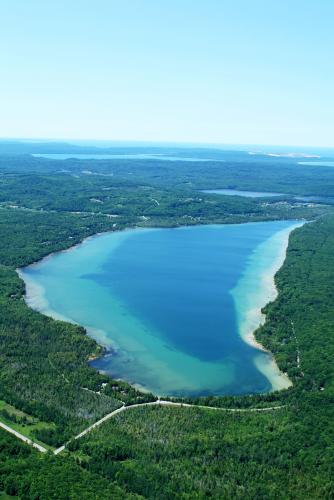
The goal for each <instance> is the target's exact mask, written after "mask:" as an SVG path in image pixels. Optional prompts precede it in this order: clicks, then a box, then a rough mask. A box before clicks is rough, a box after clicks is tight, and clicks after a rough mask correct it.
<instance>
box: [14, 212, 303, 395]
mask: <svg viewBox="0 0 334 500" xmlns="http://www.w3.org/2000/svg"><path fill="white" fill-rule="evenodd" d="M300 224H301V223H300V222H297V221H275V222H258V223H249V224H235V225H208V226H193V227H182V228H178V229H135V230H128V231H123V232H114V233H106V234H102V235H98V236H96V237H92V238H89V239H87V240H85V241H84V242H83V243H82V244H81V245H78V246H76V247H73V248H72V249H70V250H68V251H65V252H60V253H58V254H54V255H52V256H49V257H47V258H46V259H43V260H42V261H40V262H38V263H36V264H34V265H32V266H29V267H27V268H25V269H23V270H21V276H22V278H23V279H24V280H25V282H26V290H27V296H26V300H27V303H28V304H29V305H30V306H31V307H33V308H34V309H36V310H39V311H41V312H43V313H45V314H48V315H51V316H53V317H55V318H60V319H67V320H70V321H73V322H76V323H78V324H81V325H83V326H85V327H86V328H87V330H88V332H89V334H90V335H91V336H93V337H94V338H95V339H96V340H97V341H98V342H99V343H102V344H103V345H105V346H106V347H107V349H109V354H107V355H106V356H104V357H103V358H101V359H99V360H96V361H94V362H93V365H94V366H95V367H96V368H97V369H99V370H102V371H105V372H108V373H110V375H112V376H113V377H115V378H121V379H124V380H127V381H128V382H130V383H132V384H134V385H137V386H138V387H141V388H144V389H146V390H150V391H153V392H154V393H156V394H159V395H193V396H195V395H206V394H244V393H262V392H267V391H270V390H272V389H280V388H284V387H288V386H289V384H290V382H289V380H288V379H287V378H286V377H285V376H284V375H283V374H281V373H280V372H279V370H278V368H277V366H276V364H275V362H274V360H273V358H272V356H271V355H270V354H269V353H266V352H264V351H263V350H261V349H260V348H259V346H257V345H256V343H255V342H254V338H253V336H252V331H253V330H254V329H255V328H256V327H257V326H258V325H259V323H260V322H261V321H263V317H262V315H261V311H260V310H261V307H263V306H264V305H265V304H266V303H267V302H268V301H270V300H273V299H274V298H275V288H274V285H273V275H274V273H275V272H276V271H277V270H278V268H279V267H280V266H281V265H282V262H283V260H284V256H285V250H286V246H287V242H288V236H289V233H290V231H291V230H292V229H293V228H295V227H296V226H298V225H300Z"/></svg>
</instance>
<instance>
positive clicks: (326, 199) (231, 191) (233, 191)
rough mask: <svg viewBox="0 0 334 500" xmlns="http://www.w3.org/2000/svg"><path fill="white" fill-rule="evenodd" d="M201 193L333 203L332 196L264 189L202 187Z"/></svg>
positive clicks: (333, 198)
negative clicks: (277, 191) (276, 197)
mask: <svg viewBox="0 0 334 500" xmlns="http://www.w3.org/2000/svg"><path fill="white" fill-rule="evenodd" d="M201 192H202V193H208V194H221V195H225V196H244V197H246V198H270V197H274V196H287V197H290V198H293V199H294V200H297V201H304V202H309V203H328V204H333V203H334V197H332V196H317V195H314V196H312V195H309V196H296V195H294V194H285V193H270V192H268V191H267V192H265V191H239V190H237V189H202V190H201Z"/></svg>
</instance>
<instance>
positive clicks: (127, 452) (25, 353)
mask: <svg viewBox="0 0 334 500" xmlns="http://www.w3.org/2000/svg"><path fill="white" fill-rule="evenodd" d="M60 150H61V148H60ZM61 151H63V150H61ZM31 152H32V151H23V152H22V151H21V152H20V155H18V153H17V150H15V154H16V155H17V156H15V157H14V156H12V155H13V152H11V154H8V153H7V154H3V156H0V182H1V190H0V201H1V208H0V346H1V348H0V421H3V422H5V423H8V424H10V422H12V423H13V425H14V424H15V425H19V426H20V429H23V431H22V432H25V430H24V429H26V432H27V433H28V434H29V436H31V438H33V439H34V440H36V441H37V442H40V443H44V444H45V445H47V446H48V448H49V449H50V450H51V451H52V449H54V448H55V447H57V446H59V445H61V444H63V443H66V442H68V444H67V448H66V450H65V452H64V453H62V454H60V455H57V456H53V455H52V453H51V452H50V453H48V454H45V455H42V454H40V453H39V452H38V451H36V450H34V449H32V448H31V447H29V446H28V445H26V444H24V443H21V442H20V441H18V440H17V439H16V438H15V437H14V436H11V435H9V434H7V433H6V432H5V431H3V430H1V431H0V491H3V492H4V494H6V495H8V496H10V497H17V498H22V499H28V498H29V499H30V498H36V499H37V498H38V499H49V498H55V499H56V498H57V499H62V498H64V499H65V498H73V499H79V498H87V499H88V498H99V499H104V498H108V499H109V498H182V499H186V498H204V497H208V496H209V497H212V498H249V499H251V498H260V499H261V498H263V499H265V498H291V499H292V498H303V499H304V498H309V499H314V498H328V499H329V498H333V496H334V485H333V480H332V477H333V472H334V470H333V468H334V446H333V442H334V439H333V435H334V426H333V421H334V410H333V408H334V406H333V402H334V373H333V370H334V368H333V362H332V360H333V356H334V336H333V331H334V314H333V308H332V303H333V298H334V214H333V208H332V207H331V206H330V205H326V204H313V203H300V202H297V201H296V200H293V199H286V200H284V201H283V200H280V201H277V200H276V201H275V200H268V199H258V200H250V199H247V198H240V197H226V196H220V195H216V196H214V195H204V194H203V193H200V194H199V193H198V192H197V191H196V190H195V189H193V188H191V187H187V188H182V187H180V186H181V185H182V182H183V180H185V179H188V180H187V181H186V182H193V181H189V179H190V178H191V176H194V178H195V177H196V178H197V179H200V177H201V175H203V176H204V177H205V179H204V180H205V182H203V183H202V181H200V180H198V186H197V187H198V188H202V187H203V188H209V187H215V186H214V184H215V183H217V185H218V184H219V183H218V180H219V175H218V168H221V166H222V165H224V168H225V171H226V169H227V163H228V162H227V158H226V157H225V160H226V161H225V162H224V163H223V162H221V164H220V166H218V161H217V164H213V163H212V164H211V163H210V165H209V164H207V162H205V163H206V165H204V164H203V162H197V164H196V169H195V166H194V164H193V163H192V164H191V165H190V163H191V162H189V164H188V162H187V164H186V165H185V163H186V162H183V163H182V164H181V163H178V162H175V164H174V163H173V162H166V161H165V162H162V161H160V162H158V164H157V166H156V167H157V169H156V177H155V180H154V179H153V175H151V173H150V172H154V171H155V168H154V169H153V168H152V166H147V165H146V167H145V168H144V169H141V166H140V164H137V162H135V163H132V164H131V169H132V171H137V173H138V175H137V174H136V176H133V178H131V180H129V179H128V178H127V176H126V175H123V176H122V175H121V173H120V172H121V170H122V169H123V166H122V165H121V163H122V162H114V163H115V165H114V167H115V169H117V168H118V169H119V170H118V172H117V175H113V176H105V175H89V174H82V173H81V174H80V175H78V174H77V173H75V172H79V168H81V169H83V167H82V165H81V167H79V166H77V167H76V166H75V164H78V162H77V161H75V160H70V161H69V162H68V163H69V164H70V165H72V166H71V167H70V169H72V168H73V172H72V170H71V172H72V173H71V174H66V173H64V172H62V173H59V172H58V173H57V172H56V170H55V169H56V168H57V169H59V161H49V160H45V159H37V158H34V157H32V156H30V153H31ZM18 158H19V159H20V160H18ZM233 158H234V159H235V158H236V157H233ZM239 160H240V155H239ZM154 161H155V160H154ZM229 161H231V163H233V161H232V159H231V158H230V160H229ZM240 161H241V160H240ZM278 161H281V162H282V165H283V167H284V168H283V167H282V168H281V167H280V168H279V169H278V170H279V171H280V175H278V173H276V174H273V173H268V177H263V178H261V179H262V181H261V182H262V184H261V185H259V184H257V189H260V188H261V189H264V190H265V187H266V186H267V189H268V190H271V191H277V190H278V189H280V188H279V185H278V182H280V183H281V185H282V189H283V185H285V186H286V187H287V186H288V184H289V183H290V178H289V176H288V175H285V170H284V169H285V168H286V169H287V170H286V172H290V170H289V169H291V168H292V165H291V161H290V160H278ZM25 162H26V163H25ZM100 162H102V163H104V162H103V161H102V160H100ZM15 163H16V165H18V167H17V169H16V170H15V168H14V167H15ZM55 163H57V166H55V165H54V164H55ZM95 163H96V165H94V169H95V168H98V165H97V164H98V163H99V162H95ZM102 163H100V164H99V165H100V166H101V168H100V167H99V168H100V173H105V172H104V171H103V169H105V168H108V169H109V170H108V171H109V173H111V172H110V169H111V164H110V162H106V163H105V164H104V165H102ZM139 163H140V162H139ZM167 163H168V165H166V164H167ZM170 163H173V165H170ZM237 163H238V162H236V163H233V165H234V166H233V168H235V169H236V174H235V175H234V177H233V178H234V184H233V186H234V187H238V188H240V189H242V188H244V189H246V184H247V182H248V181H247V180H245V181H244V184H242V182H241V181H240V179H239V178H238V176H239V174H238V172H239V173H240V176H241V172H242V171H243V169H248V170H249V169H250V168H253V167H250V165H251V164H253V163H252V162H248V163H247V164H246V162H245V163H244V164H243V166H242V168H241V167H239V166H238V164H237ZM36 165H37V166H38V168H36V170H34V169H35V167H36ZM90 165H91V166H90V169H92V170H93V165H92V164H90ZM117 165H119V166H118V167H117ZM279 165H281V163H280V164H279ZM114 167H112V168H114ZM160 167H161V169H162V170H161V171H160V170H159V169H160ZM76 168H77V170H75V169H76ZM126 168H129V165H127V167H126ZM261 168H262V169H266V168H267V163H266V160H265V159H263V160H261V161H259V162H258V163H254V169H255V171H258V172H260V170H261ZM294 168H295V167H294ZM309 168H311V167H307V168H306V169H304V170H303V169H302V171H305V172H306V171H307V172H306V173H305V175H304V177H303V176H302V179H303V178H304V181H305V182H304V181H303V180H302V181H301V183H300V186H301V187H300V189H299V192H300V193H303V194H315V193H318V194H319V193H320V191H321V192H322V194H324V191H323V190H325V187H324V184H325V183H324V181H323V180H322V177H321V176H319V177H318V179H317V181H315V180H314V177H312V175H313V174H312V173H311V170H310V171H308V169H309ZM177 169H179V170H180V171H179V172H178V173H176V171H177ZM194 169H195V170H194ZM197 169H198V170H197ZM256 169H259V170H256ZM270 169H271V170H275V168H274V166H273V164H271V167H270ZM230 170H232V167H231V168H230ZM123 171H124V170H123ZM159 172H160V173H159ZM201 172H202V174H200V173H201ZM262 173H263V172H262ZM197 174H198V175H197ZM333 174H334V170H333ZM74 175H75V176H76V175H78V177H75V176H74ZM150 175H151V177H150ZM220 175H221V174H220ZM331 175H332V174H331ZM164 176H166V177H165V181H164V183H163V177H164ZM231 176H233V175H232V173H231ZM269 177H270V182H269V180H268V179H269ZM144 178H145V181H144V180H143V179H144ZM278 178H280V180H278ZM182 179H183V180H182ZM213 179H215V180H213ZM221 179H223V180H220V181H219V182H220V184H219V187H224V185H223V184H226V183H229V182H230V181H228V180H226V177H225V175H224V176H222V175H221ZM245 179H246V178H245ZM275 179H276V180H275ZM330 179H331V177H329V181H328V182H327V188H328V189H327V188H326V189H327V191H325V193H326V194H328V195H331V194H332V193H333V192H334V190H332V191H330V188H331V184H330V182H331V181H330ZM333 180H334V177H333ZM252 182H253V181H252ZM173 183H174V184H173ZM266 183H267V184H266ZM251 184H252V183H251V182H250V184H249V185H247V188H250V187H252V185H251ZM173 186H174V187H173ZM243 186H245V187H243ZM253 186H254V187H255V181H254V183H253ZM311 186H313V187H314V189H313V188H312V187H311ZM197 187H196V188H197ZM312 191H313V192H312ZM285 192H288V191H287V190H285ZM106 193H108V194H106ZM190 193H191V194H190ZM96 200H100V202H102V203H99V202H97V201H96ZM152 200H156V201H158V204H157V203H155V202H154V201H153V202H152ZM199 200H201V201H199ZM292 217H293V218H303V219H306V220H307V221H310V222H308V223H306V224H304V225H303V226H302V227H301V228H299V229H297V230H295V231H293V233H292V234H291V236H290V241H289V247H288V251H287V258H286V260H285V262H284V265H283V267H282V268H281V269H280V271H279V272H278V273H277V275H276V278H275V279H276V284H277V288H278V291H279V294H278V297H277V299H276V300H275V301H274V302H273V303H270V304H268V305H267V306H266V307H265V309H264V312H265V314H266V322H265V324H264V325H263V326H262V327H261V328H259V329H258V330H257V332H256V337H257V339H258V340H259V341H260V342H261V343H262V344H263V345H264V346H265V347H266V348H267V349H269V350H270V351H271V352H272V353H273V354H274V356H275V359H276V360H277V363H278V365H279V367H280V369H281V370H282V371H284V372H286V373H287V374H288V375H289V377H290V379H291V380H292V382H293V386H292V387H291V388H290V389H288V390H285V391H281V392H276V393H275V392H274V393H268V394H263V395H259V394H258V395H249V396H243V397H233V396H226V397H206V398H197V399H196V400H184V402H187V401H191V403H193V404H195V405H196V404H200V405H204V406H205V405H206V406H215V407H220V408H221V409H219V410H210V409H203V408H186V407H183V408H167V407H159V406H156V407H151V408H139V409H129V410H128V411H125V412H123V413H121V414H119V415H117V416H115V417H113V418H112V419H110V420H109V421H108V422H105V423H104V424H103V425H101V426H100V427H99V428H98V429H96V430H94V431H92V432H91V433H89V434H87V435H86V436H85V437H83V438H81V439H78V440H73V439H72V438H73V436H74V435H76V434H77V433H78V432H80V431H81V430H82V429H84V428H86V427H87V426H88V425H89V424H90V423H93V422H95V421H96V420H98V419H99V418H100V417H101V416H103V415H105V414H106V413H109V412H110V411H112V410H113V409H115V408H119V407H120V406H121V405H123V404H125V405H131V404H133V403H138V402H146V401H154V400H156V398H155V396H154V395H152V394H144V393H141V392H139V391H137V390H136V389H134V388H133V387H131V386H130V385H128V384H126V383H124V382H120V381H115V380H112V379H110V378H109V377H108V376H107V375H103V374H100V373H98V372H96V371H95V370H94V369H93V368H91V367H90V365H89V360H91V359H93V358H94V357H96V356H99V355H101V354H102V353H103V348H102V347H101V346H99V345H97V344H96V342H95V341H94V340H93V339H91V338H90V337H89V336H88V335H87V333H86V331H85V330H84V329H83V328H82V327H80V326H78V325H73V324H69V323H65V322H62V321H55V320H53V319H51V318H48V317H46V316H43V315H41V314H39V313H37V312H35V311H33V310H32V309H30V308H29V307H28V306H27V305H26V303H25V301H24V293H25V288H24V283H23V281H22V280H21V279H20V277H19V275H18V274H17V271H16V270H17V268H19V267H22V266H25V265H28V264H31V263H33V262H35V261H37V260H39V259H41V258H43V257H44V256H46V255H48V254H50V253H52V252H55V251H60V250H64V249H67V248H69V247H71V246H73V245H75V244H77V243H79V242H80V241H82V240H83V239H84V238H86V237H89V236H91V235H93V234H96V233H99V232H103V231H114V230H121V229H124V228H126V227H135V226H141V225H150V224H151V225H157V226H159V225H160V226H164V225H169V226H173V225H180V224H194V223H203V224H204V223H210V222H215V223H220V222H229V223H233V222H240V221H244V222H245V221H252V220H273V219H280V218H292ZM312 221H313V222H312ZM179 401H181V402H182V401H183V400H179ZM1 402H2V403H1ZM271 405H272V406H277V405H280V406H281V408H280V409H276V410H274V411H266V412H258V411H254V409H255V408H265V407H270V406H271ZM228 408H234V409H239V410H242V411H240V412H230V411H227V409H228Z"/></svg>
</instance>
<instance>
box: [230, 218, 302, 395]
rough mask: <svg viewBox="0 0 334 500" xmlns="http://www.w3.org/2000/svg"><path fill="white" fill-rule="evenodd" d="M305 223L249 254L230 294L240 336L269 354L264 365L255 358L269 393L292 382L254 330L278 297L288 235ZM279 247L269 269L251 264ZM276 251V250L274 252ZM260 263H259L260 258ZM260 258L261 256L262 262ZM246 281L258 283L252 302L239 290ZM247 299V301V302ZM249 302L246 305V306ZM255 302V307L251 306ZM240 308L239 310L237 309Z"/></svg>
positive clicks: (291, 228)
mask: <svg viewBox="0 0 334 500" xmlns="http://www.w3.org/2000/svg"><path fill="white" fill-rule="evenodd" d="M304 223H305V222H304V221H303V222H300V223H297V222H296V223H295V224H293V225H292V226H291V227H289V228H286V229H283V230H282V231H279V232H278V233H276V234H275V235H273V237H271V238H270V239H269V241H266V242H264V243H262V244H261V245H260V246H259V247H258V248H257V249H255V251H254V252H253V254H252V255H251V257H250V259H249V262H248V265H247V268H246V270H245V273H244V275H243V277H242V278H241V280H240V282H239V283H238V285H237V286H236V287H235V288H234V289H233V290H232V291H231V293H232V296H233V299H234V303H235V307H236V311H237V316H238V317H239V335H240V337H241V338H242V339H243V341H244V342H246V343H247V344H248V345H250V346H251V347H254V348H255V349H257V350H259V351H262V352H264V353H266V354H267V355H268V358H267V360H266V362H263V359H262V358H260V357H257V358H255V359H254V364H255V366H256V367H257V369H258V370H259V371H260V372H261V373H263V375H264V376H265V377H266V378H267V379H268V380H269V382H270V383H271V385H272V391H275V390H282V389H287V388H289V387H291V386H292V382H291V380H290V378H289V377H288V375H287V374H286V373H284V372H281V371H280V369H279V367H278V365H277V362H276V360H275V357H274V355H273V354H272V353H271V351H269V350H268V349H266V348H265V347H264V346H263V345H262V344H261V343H260V342H259V341H258V340H257V338H256V332H257V330H258V329H259V328H260V327H261V326H262V325H263V324H264V323H265V321H266V315H265V314H264V313H263V312H262V310H263V308H264V307H265V306H266V305H267V304H269V303H271V302H273V301H274V300H275V299H276V298H277V296H278V290H277V286H276V281H275V276H276V274H277V272H278V271H279V270H280V269H281V267H282V266H283V264H284V261H285V259H286V254H287V249H288V245H289V239H290V234H291V233H292V231H294V230H295V229H297V228H298V227H301V226H302V225H304ZM277 244H278V245H280V248H279V251H278V252H277V255H276V257H275V259H274V261H273V262H272V264H271V265H270V267H269V268H268V267H266V266H265V265H263V263H262V266H261V265H260V269H259V272H258V269H257V266H256V265H254V262H257V258H258V256H259V255H258V254H261V253H262V254H263V252H265V251H266V250H267V248H268V247H269V251H270V250H272V248H271V247H270V246H271V245H272V246H273V247H275V245H277ZM272 251H275V248H274V250H272ZM259 260H260V264H261V259H259ZM263 260H265V259H263V255H262V261H263ZM247 280H249V281H251V280H257V282H259V283H260V286H259V287H257V288H258V290H255V294H253V296H252V299H251V300H249V299H250V293H246V294H244V292H243V290H242V287H243V285H244V283H246V285H244V286H246V287H247ZM245 295H246V307H244V311H242V307H240V303H242V304H243V305H244V302H245ZM247 298H248V301H247ZM247 302H248V304H247ZM254 302H255V304H254ZM238 306H239V307H238ZM240 309H241V312H240Z"/></svg>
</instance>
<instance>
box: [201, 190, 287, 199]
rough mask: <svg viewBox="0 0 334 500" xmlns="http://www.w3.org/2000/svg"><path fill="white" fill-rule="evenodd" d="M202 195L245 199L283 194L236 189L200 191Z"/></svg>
mask: <svg viewBox="0 0 334 500" xmlns="http://www.w3.org/2000/svg"><path fill="white" fill-rule="evenodd" d="M201 191H202V193H209V194H224V195H227V196H245V197H247V198H264V197H268V196H284V194H283V193H269V192H263V191H239V190H238V189H202V190H201Z"/></svg>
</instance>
